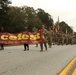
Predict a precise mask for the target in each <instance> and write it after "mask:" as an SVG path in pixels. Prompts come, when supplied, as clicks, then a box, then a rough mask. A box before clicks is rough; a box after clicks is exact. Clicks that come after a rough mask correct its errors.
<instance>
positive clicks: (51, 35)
mask: <svg viewBox="0 0 76 75" xmlns="http://www.w3.org/2000/svg"><path fill="white" fill-rule="evenodd" d="M52 39H53V31H52V30H51V28H49V31H48V36H47V40H48V45H49V48H51V47H52Z"/></svg>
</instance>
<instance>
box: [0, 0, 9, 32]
mask: <svg viewBox="0 0 76 75" xmlns="http://www.w3.org/2000/svg"><path fill="white" fill-rule="evenodd" d="M9 4H10V1H9V0H0V28H1V27H3V28H4V31H5V30H6V25H7V24H8V15H7V13H8V10H9Z"/></svg>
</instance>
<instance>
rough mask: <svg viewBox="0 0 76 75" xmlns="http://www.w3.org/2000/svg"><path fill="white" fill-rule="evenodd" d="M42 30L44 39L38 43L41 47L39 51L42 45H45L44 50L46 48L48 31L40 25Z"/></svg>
mask: <svg viewBox="0 0 76 75" xmlns="http://www.w3.org/2000/svg"><path fill="white" fill-rule="evenodd" d="M42 30H43V34H44V38H45V41H44V42H42V43H40V48H41V50H40V52H42V51H43V45H44V47H45V50H47V33H48V31H47V30H46V29H45V26H44V25H42Z"/></svg>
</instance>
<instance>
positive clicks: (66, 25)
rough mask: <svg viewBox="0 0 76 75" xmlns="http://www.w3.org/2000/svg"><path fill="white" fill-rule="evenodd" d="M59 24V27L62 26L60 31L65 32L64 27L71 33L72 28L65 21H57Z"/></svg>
mask: <svg viewBox="0 0 76 75" xmlns="http://www.w3.org/2000/svg"><path fill="white" fill-rule="evenodd" d="M59 25H60V27H62V31H63V32H64V33H66V29H67V32H68V33H72V28H71V27H70V26H69V25H68V24H67V23H65V22H64V21H62V22H61V23H59Z"/></svg>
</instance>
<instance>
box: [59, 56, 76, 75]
mask: <svg viewBox="0 0 76 75" xmlns="http://www.w3.org/2000/svg"><path fill="white" fill-rule="evenodd" d="M75 62H76V57H75V58H73V60H72V61H71V62H70V63H69V64H68V65H67V66H66V67H65V68H64V69H63V71H62V72H61V73H60V74H59V75H67V73H68V72H69V70H70V69H71V68H72V66H73V65H74V64H75Z"/></svg>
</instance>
